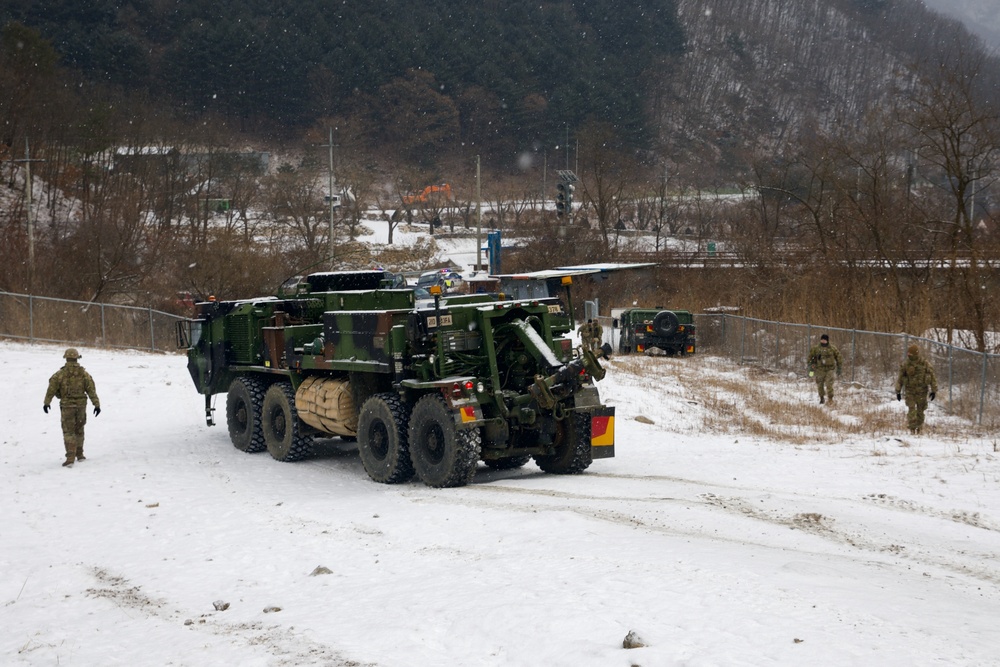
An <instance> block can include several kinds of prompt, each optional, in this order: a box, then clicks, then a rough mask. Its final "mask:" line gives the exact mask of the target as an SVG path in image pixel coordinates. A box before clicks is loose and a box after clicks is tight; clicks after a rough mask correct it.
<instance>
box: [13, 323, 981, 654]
mask: <svg viewBox="0 0 1000 667" xmlns="http://www.w3.org/2000/svg"><path fill="white" fill-rule="evenodd" d="M61 351H62V350H61V348H55V347H48V346H28V345H23V344H19V343H11V342H2V341H0V371H2V373H3V377H5V378H7V386H8V387H9V388H10V389H11V391H12V392H13V393H11V394H8V395H7V396H6V397H4V398H3V399H2V401H0V405H2V411H0V427H2V435H0V445H2V447H0V474H2V484H0V571H2V572H3V576H2V578H0V627H2V628H3V632H2V633H0V637H2V638H0V663H2V664H5V665H107V664H128V665H192V666H196V665H197V666H200V665H237V664H238V665H324V666H327V665H331V666H337V665H352V666H362V665H364V666H368V665H377V666H379V667H410V666H423V665H463V666H465V665H486V666H493V665H497V666H500V665H525V666H534V665H546V666H563V665H565V666H567V667H570V666H572V667H579V666H583V667H586V666H594V667H608V666H611V667H614V666H620V667H630V666H632V665H642V666H643V667H653V666H663V665H930V664H940V665H988V664H994V665H995V664H1000V649H998V646H1000V643H998V640H997V619H1000V589H998V583H1000V459H998V457H1000V454H997V453H996V440H995V439H990V438H979V439H977V438H974V437H972V436H967V437H960V438H955V437H947V438H946V437H943V436H942V435H940V434H939V431H944V430H946V429H935V428H931V429H930V431H931V434H930V435H927V436H920V437H916V438H905V439H897V438H895V437H886V436H881V437H872V438H865V437H857V438H848V437H845V438H843V439H837V438H834V439H833V440H832V444H831V439H830V438H823V439H822V442H821V441H819V440H818V441H817V442H816V443H815V444H805V445H793V444H788V443H784V442H777V441H769V440H761V439H758V438H754V437H750V436H747V435H744V434H739V433H735V434H734V433H719V432H705V429H704V427H703V417H704V416H705V411H706V410H707V408H706V406H705V405H703V404H702V403H700V402H699V401H697V400H694V399H693V398H692V395H691V394H689V393H688V392H687V391H686V390H685V386H690V385H692V384H693V383H697V382H698V378H699V376H700V374H702V373H711V372H718V371H714V370H712V368H718V365H713V364H712V363H709V362H710V361H711V360H710V359H709V358H707V357H691V358H688V359H684V360H675V359H648V360H647V361H646V362H644V363H647V364H648V367H647V368H646V370H645V371H644V372H643V373H642V374H641V375H635V374H633V373H631V372H630V371H628V370H627V368H626V364H624V363H623V362H616V361H614V360H613V361H612V362H610V363H609V366H610V371H609V374H608V377H607V378H606V379H605V380H603V381H602V383H601V391H602V394H603V396H604V398H605V400H606V401H607V402H609V403H612V404H614V405H615V406H616V407H617V410H618V416H617V457H616V458H614V459H610V460H600V461H596V462H595V463H594V464H593V466H591V468H590V469H589V470H588V471H587V472H586V473H585V474H583V475H578V476H552V475H545V474H542V473H540V472H539V471H538V469H537V468H536V467H534V465H533V464H529V465H528V466H526V467H525V468H522V469H520V470H515V471H507V472H494V471H490V470H488V469H486V468H485V467H483V468H481V469H480V471H479V473H478V474H477V476H476V479H475V483H474V484H473V485H471V486H468V487H465V488H460V489H431V488H428V487H425V486H423V485H421V484H420V483H419V482H412V483H408V484H403V485H398V486H386V485H379V484H375V483H373V482H371V481H369V480H368V478H367V476H366V475H365V473H364V470H363V468H362V466H361V462H360V460H359V458H358V455H357V453H356V450H355V448H354V447H353V446H352V445H348V444H346V443H341V442H340V441H339V440H336V439H334V440H329V441H323V443H322V446H321V448H320V452H319V454H318V456H317V457H316V458H314V459H311V460H309V461H306V462H302V463H296V464H284V463H279V462H276V461H274V460H272V459H271V458H270V457H269V456H268V455H267V454H256V455H248V454H244V453H242V452H240V451H238V450H236V449H235V448H233V447H232V446H231V445H230V443H229V439H228V436H227V433H226V428H225V426H224V425H219V426H215V427H211V428H209V427H206V426H205V424H204V422H203V418H202V407H203V402H202V398H201V397H200V396H199V395H198V394H197V393H195V391H194V388H193V385H192V384H191V382H190V379H189V377H188V375H187V371H186V369H185V366H184V360H183V358H182V357H179V356H170V355H149V354H140V353H134V352H128V351H105V350H91V349H84V350H83V359H82V360H81V361H82V363H83V364H84V366H85V367H87V369H88V370H90V371H91V373H92V374H93V375H94V377H95V379H96V381H97V387H98V391H99V394H100V397H101V404H102V407H103V412H102V414H101V415H100V417H98V418H96V419H95V418H93V417H91V418H90V422H89V424H88V431H87V447H86V449H87V455H88V460H87V461H84V462H80V463H77V464H76V465H75V466H73V467H72V468H62V467H61V466H60V463H61V462H62V460H63V452H62V442H61V435H60V427H59V418H58V414H57V412H53V413H50V414H48V415H45V414H43V413H42V409H41V408H42V398H43V396H44V393H45V389H46V382H47V379H48V376H49V375H50V374H51V373H52V372H54V371H55V370H56V369H57V368H58V367H59V366H60V365H61V363H62V359H61ZM661 374H662V378H663V379H662V381H657V380H656V378H657V377H658V376H659V375H661ZM794 389H796V390H798V391H801V395H802V397H803V402H804V403H805V402H806V401H812V394H811V390H810V387H809V386H808V384H806V383H804V382H803V384H802V386H801V387H800V388H794ZM846 391H852V390H851V389H847V390H846ZM848 404H849V403H848ZM218 408H219V410H217V414H218V413H221V414H222V415H223V416H224V398H223V397H220V398H219V402H218ZM890 408H891V409H894V410H901V409H902V405H901V404H897V403H895V401H892V402H891V406H890ZM935 410H936V406H932V411H931V414H930V416H929V420H931V423H932V424H934V423H935V422H934V420H936V419H939V415H938V414H937V413H936V412H935ZM637 417H638V418H640V419H639V420H637ZM899 419H900V425H901V426H902V420H903V418H902V415H901V414H900V415H899ZM647 422H652V423H647ZM937 423H941V422H937ZM900 430H901V432H902V429H900ZM318 567H323V568H327V569H328V570H329V573H322V574H321V573H315V571H316V569H317V568H318ZM216 603H220V604H219V605H218V606H219V607H225V606H226V605H227V604H228V608H225V609H222V610H217V609H216V608H215V606H216ZM629 631H635V632H636V633H638V634H639V635H640V636H641V637H642V638H643V639H644V640H645V642H646V643H647V644H648V645H647V646H646V647H645V648H636V649H624V648H623V647H622V641H623V639H624V638H625V636H626V634H627V633H628V632H629Z"/></svg>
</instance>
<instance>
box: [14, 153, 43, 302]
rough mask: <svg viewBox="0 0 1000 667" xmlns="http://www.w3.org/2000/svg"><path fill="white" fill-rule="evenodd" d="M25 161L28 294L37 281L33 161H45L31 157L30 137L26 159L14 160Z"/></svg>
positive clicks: (25, 154)
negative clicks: (32, 191)
mask: <svg viewBox="0 0 1000 667" xmlns="http://www.w3.org/2000/svg"><path fill="white" fill-rule="evenodd" d="M14 162H23V163H24V193H25V199H27V206H26V210H27V212H28V294H31V291H32V289H34V282H35V221H34V218H33V217H32V211H31V163H32V162H45V160H41V159H34V160H33V159H31V149H30V148H29V147H28V137H25V138H24V159H23V160H14Z"/></svg>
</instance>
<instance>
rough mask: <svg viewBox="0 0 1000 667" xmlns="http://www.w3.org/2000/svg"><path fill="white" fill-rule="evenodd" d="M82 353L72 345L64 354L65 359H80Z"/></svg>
mask: <svg viewBox="0 0 1000 667" xmlns="http://www.w3.org/2000/svg"><path fill="white" fill-rule="evenodd" d="M79 358H80V353H79V352H78V351H77V349H76V348H75V347H71V348H69V349H68V350H66V352H65V353H64V354H63V359H79Z"/></svg>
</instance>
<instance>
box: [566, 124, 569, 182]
mask: <svg viewBox="0 0 1000 667" xmlns="http://www.w3.org/2000/svg"><path fill="white" fill-rule="evenodd" d="M566 171H569V123H566Z"/></svg>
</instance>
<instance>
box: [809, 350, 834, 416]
mask: <svg viewBox="0 0 1000 667" xmlns="http://www.w3.org/2000/svg"><path fill="white" fill-rule="evenodd" d="M840 366H841V359H840V351H839V350H837V348H836V347H835V346H833V345H830V337H829V336H828V335H826V334H823V335H822V336H820V337H819V345H814V346H813V348H812V349H811V350H809V376H810V377H814V378H816V389H817V390H818V391H819V402H820V403H824V402H826V401H827V400H830V401H832V400H833V381H834V377H835V376H834V372H836V374H837V375H838V376H839V375H840Z"/></svg>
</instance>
